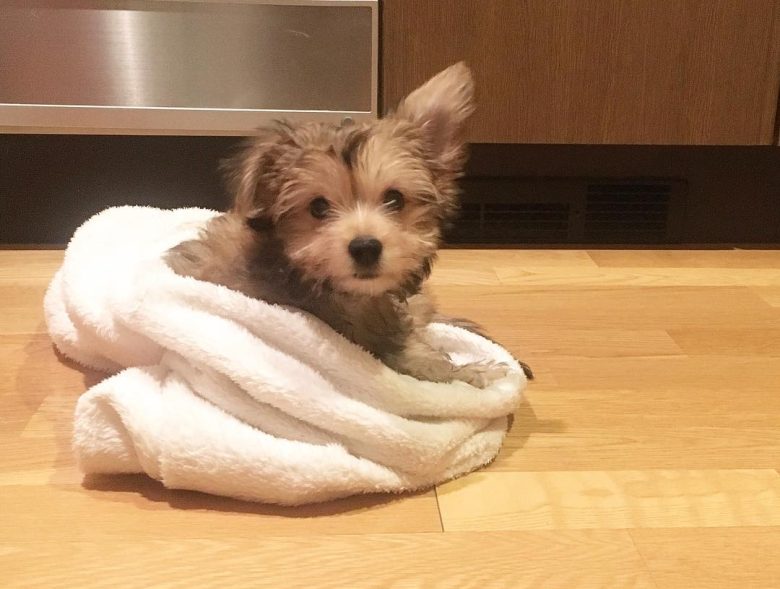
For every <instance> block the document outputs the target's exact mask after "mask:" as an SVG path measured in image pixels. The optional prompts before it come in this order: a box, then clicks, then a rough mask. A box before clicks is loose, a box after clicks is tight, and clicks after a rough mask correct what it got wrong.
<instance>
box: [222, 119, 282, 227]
mask: <svg viewBox="0 0 780 589" xmlns="http://www.w3.org/2000/svg"><path fill="white" fill-rule="evenodd" d="M284 128H285V127H284V125H282V124H279V125H277V126H276V127H268V128H262V129H258V131H257V134H256V135H255V136H254V137H252V138H250V139H247V141H246V142H245V143H244V144H243V146H242V147H241V148H240V149H239V150H238V152H237V153H236V154H235V155H233V156H232V157H230V158H228V159H226V160H223V161H222V163H221V166H220V168H221V170H222V171H223V173H224V174H225V180H226V183H227V187H228V191H229V192H230V194H231V196H232V198H233V204H232V206H231V211H232V212H234V213H237V214H239V215H241V216H242V217H244V218H245V219H247V222H248V223H249V224H250V226H253V227H254V226H255V225H257V226H258V227H259V226H262V225H263V219H265V218H268V208H269V206H270V205H271V201H272V194H271V192H272V190H273V187H272V186H271V184H272V183H273V180H274V178H273V176H272V174H270V172H269V171H270V169H271V168H272V167H273V162H274V161H275V159H276V158H278V157H279V156H280V153H281V151H282V149H283V145H284V144H285V143H286V142H287V141H288V137H287V136H286V134H285V133H284Z"/></svg>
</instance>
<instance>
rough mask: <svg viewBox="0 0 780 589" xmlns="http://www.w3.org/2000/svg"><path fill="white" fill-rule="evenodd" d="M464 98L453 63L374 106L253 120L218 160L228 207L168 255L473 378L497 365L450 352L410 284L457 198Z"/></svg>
mask: <svg viewBox="0 0 780 589" xmlns="http://www.w3.org/2000/svg"><path fill="white" fill-rule="evenodd" d="M473 108H474V107H473V82H472V78H471V74H470V72H469V70H468V68H467V67H466V66H465V65H464V64H457V65H454V66H452V67H450V68H448V69H446V70H444V71H443V72H441V73H440V74H438V75H437V76H435V77H434V78H432V79H431V80H430V81H428V82H427V83H426V84H424V85H423V86H421V87H420V88H418V89H417V90H415V91H414V92H412V93H411V94H410V95H409V96H408V97H407V98H406V99H405V100H404V101H403V102H402V103H401V104H400V105H399V106H398V108H397V110H396V111H395V112H394V113H393V114H391V115H389V116H387V117H385V118H384V119H381V120H377V121H373V122H370V123H366V124H360V125H350V126H335V125H331V124H322V123H304V124H292V123H285V122H281V123H277V124H275V125H273V126H270V127H267V128H263V129H260V130H259V131H258V133H257V135H256V136H255V137H253V138H251V139H249V140H248V141H247V142H246V144H245V146H244V147H243V149H242V150H241V151H240V152H239V153H238V154H237V155H235V157H233V158H232V159H230V160H229V161H228V162H226V168H227V172H228V180H229V187H230V190H231V192H232V193H233V195H234V203H233V206H232V208H231V209H230V210H229V211H228V212H227V213H225V214H224V215H221V216H219V217H216V218H215V219H213V220H212V221H211V222H210V223H209V224H208V225H207V226H206V227H205V229H204V230H203V231H202V233H201V235H200V237H199V238H198V239H196V240H194V241H189V242H185V243H182V244H181V245H179V246H177V247H175V248H173V249H172V250H171V251H170V252H168V255H167V261H168V263H169V264H170V266H171V267H172V268H173V269H174V270H175V271H176V272H178V273H179V274H183V275H188V276H193V277H195V278H198V279H200V280H206V281H210V282H214V283H217V284H222V285H225V286H227V287H229V288H232V289H234V290H238V291H241V292H243V293H245V294H246V295H248V296H251V297H255V298H258V299H262V300H265V301H268V302H270V303H276V304H282V305H292V306H295V307H298V308H300V309H303V310H305V311H308V312H309V313H312V314H314V315H316V316H317V317H319V318H320V319H322V320H323V321H325V322H326V323H328V324H329V325H330V326H331V327H333V329H335V330H336V331H338V332H340V333H341V334H343V335H344V336H345V337H347V338H348V339H350V340H352V341H353V342H355V343H356V344H358V345H360V346H362V347H364V348H365V349H367V350H368V351H370V352H371V353H372V354H374V355H375V356H376V357H378V358H379V359H381V360H382V361H383V362H384V363H385V364H387V365H388V366H390V367H391V368H393V369H395V370H397V371H399V372H402V373H405V374H409V375H412V376H414V377H417V378H420V379H425V380H432V381H437V382H449V381H452V380H456V379H457V380H463V381H465V382H468V383H471V384H474V385H476V386H479V387H484V386H485V385H486V384H487V383H488V382H490V381H491V380H493V379H495V378H498V377H500V376H502V375H503V374H505V372H506V366H504V365H499V364H494V363H477V364H468V365H465V366H458V365H455V364H453V363H452V362H451V360H450V358H449V357H448V356H447V355H446V354H444V353H443V352H441V351H440V350H437V349H434V348H433V347H431V346H429V345H428V344H427V343H426V341H425V338H424V337H422V331H421V328H423V327H424V326H425V325H426V324H428V323H429V322H430V321H431V320H433V319H434V318H436V319H437V320H440V317H438V316H436V315H435V311H434V307H433V305H432V303H431V300H430V298H429V297H428V296H427V295H426V294H425V292H424V291H423V288H422V287H423V282H424V280H425V279H426V278H427V277H428V275H429V273H430V271H431V264H432V263H433V261H434V258H435V257H436V250H437V248H438V246H439V242H440V239H441V233H442V228H443V227H444V226H445V224H446V223H447V222H448V221H450V220H451V219H452V217H453V215H454V214H455V212H456V211H457V195H458V190H457V185H456V180H457V178H458V177H459V176H460V175H461V170H462V167H463V163H464V159H465V150H464V143H463V135H462V131H463V125H464V123H465V121H466V119H467V118H468V116H469V115H470V114H471V113H472V111H473ZM471 327H473V325H471Z"/></svg>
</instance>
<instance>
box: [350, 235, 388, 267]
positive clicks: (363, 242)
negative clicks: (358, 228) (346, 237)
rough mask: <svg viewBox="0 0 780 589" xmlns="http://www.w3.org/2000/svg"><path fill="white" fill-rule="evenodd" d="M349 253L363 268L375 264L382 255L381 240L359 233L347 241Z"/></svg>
mask: <svg viewBox="0 0 780 589" xmlns="http://www.w3.org/2000/svg"><path fill="white" fill-rule="evenodd" d="M347 249H349V255H350V256H352V259H353V260H354V261H355V264H356V265H357V266H358V267H360V268H363V269H366V268H371V267H372V266H375V265H376V263H377V262H378V261H379V258H380V256H381V255H382V242H381V241H379V240H378V239H377V238H376V237H371V236H370V235H360V236H358V237H356V238H355V239H353V240H352V241H350V242H349V246H348V248H347Z"/></svg>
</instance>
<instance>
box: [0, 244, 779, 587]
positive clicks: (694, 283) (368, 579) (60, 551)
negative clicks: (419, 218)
mask: <svg viewBox="0 0 780 589" xmlns="http://www.w3.org/2000/svg"><path fill="white" fill-rule="evenodd" d="M442 258H443V259H442V263H441V264H440V266H439V268H438V269H437V272H436V273H435V276H434V279H433V280H434V283H435V287H436V291H437V292H438V296H439V298H440V303H441V306H442V307H443V308H444V310H446V311H449V312H452V313H457V314H462V315H467V316H469V317H472V318H474V319H476V320H478V321H481V322H482V323H483V324H484V325H486V326H487V327H488V328H489V330H490V331H491V332H492V334H493V335H494V336H495V337H496V338H497V339H498V340H500V341H502V342H504V343H505V344H506V345H507V346H508V347H510V348H511V349H512V351H514V352H515V353H516V354H517V355H518V356H520V357H521V358H523V359H524V360H526V361H527V362H529V363H530V364H531V365H532V366H533V368H534V369H535V371H536V374H537V380H536V382H535V383H533V384H532V385H531V386H530V387H529V389H528V392H527V396H526V400H525V401H524V403H523V404H522V406H521V408H520V410H519V411H518V413H517V415H516V419H515V421H514V425H513V428H512V431H511V433H510V435H509V437H508V440H507V443H506V445H505V447H504V449H503V451H502V452H501V455H500V456H499V458H498V459H497V460H496V462H495V463H494V464H493V465H492V466H490V467H489V468H487V469H485V470H484V471H482V472H479V473H476V474H473V475H470V476H467V477H465V478H463V479H461V480H458V481H455V482H453V483H450V484H446V485H443V486H441V487H439V488H438V489H436V491H435V492H429V493H423V494H419V495H416V496H404V497H386V496H382V497H360V498H353V499H350V500H345V501H339V502H336V503H332V504H328V505H322V506H316V507H306V508H301V509H281V508H274V507H267V506H262V505H254V504H246V503H241V502H237V501H232V500H225V499H220V498H216V497H210V496H206V495H201V494H197V493H187V492H170V491H167V490H165V489H163V488H162V487H161V486H160V485H159V484H157V483H154V482H152V481H150V480H148V479H146V478H144V477H140V476H138V477H135V476H133V477H119V478H95V479H91V480H86V481H82V477H81V476H80V474H79V473H78V472H77V471H76V469H75V468H74V465H73V459H72V457H71V453H70V448H69V446H70V444H69V431H70V427H71V412H72V410H73V406H74V402H75V400H76V397H77V396H78V395H79V394H80V393H81V392H83V391H84V389H85V387H87V386H89V385H91V384H93V383H94V382H96V380H97V379H98V378H99V375H96V374H94V373H90V372H85V371H81V370H79V369H78V368H76V367H75V366H72V365H70V364H68V363H66V362H63V361H61V360H59V359H58V358H57V356H56V355H55V354H54V352H53V350H52V347H51V344H50V342H49V341H48V339H47V337H46V334H45V330H44V325H43V323H42V317H41V297H42V295H43V292H44V288H45V286H46V283H47V281H48V280H49V278H50V277H51V275H52V273H53V271H54V270H55V268H56V266H57V264H58V263H59V261H60V259H61V253H60V252H47V251H30V252H26V251H3V252H0V338H1V339H0V362H2V364H0V420H1V421H2V427H0V579H1V580H0V585H2V586H4V587H9V586H14V587H16V586H34V587H47V588H49V587H78V588H81V587H92V586H100V587H148V586H165V587H188V588H189V587H203V586H222V587H333V588H337V587H338V588H346V587H376V588H393V589H397V588H421V587H442V588H450V589H460V588H469V587H478V588H480V589H484V588H493V587H506V588H523V587H542V588H558V587H559V588H565V589H570V588H574V587H607V588H618V587H657V588H667V587H683V588H686V589H691V588H697V587H723V588H730V589H731V588H737V589H743V588H751V589H752V588H757V587H765V588H778V587H780V557H778V555H780V475H778V471H777V468H778V467H780V251H698V252H689V251H623V250H611V251H558V250H546V251H517V250H512V251H481V252H476V251H462V250H456V251H448V252H445V253H444V255H443V256H442Z"/></svg>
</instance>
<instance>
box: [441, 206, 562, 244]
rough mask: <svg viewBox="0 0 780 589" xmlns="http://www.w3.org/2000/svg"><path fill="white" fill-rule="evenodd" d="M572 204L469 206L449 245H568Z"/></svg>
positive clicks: (451, 236) (463, 212)
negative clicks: (529, 243)
mask: <svg viewBox="0 0 780 589" xmlns="http://www.w3.org/2000/svg"><path fill="white" fill-rule="evenodd" d="M569 216H570V205H569V204H568V203H561V202H550V203H544V202H541V203H535V202H517V203H490V202H486V203H467V204H464V205H463V207H462V208H461V214H460V220H459V221H458V223H457V224H456V226H455V229H454V231H453V233H452V234H451V235H450V236H449V239H448V241H450V242H453V243H508V242H512V241H531V242H551V243H553V242H564V241H566V240H567V238H568V234H569Z"/></svg>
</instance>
